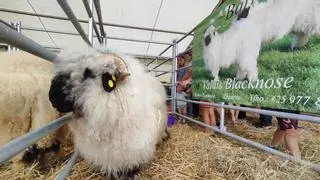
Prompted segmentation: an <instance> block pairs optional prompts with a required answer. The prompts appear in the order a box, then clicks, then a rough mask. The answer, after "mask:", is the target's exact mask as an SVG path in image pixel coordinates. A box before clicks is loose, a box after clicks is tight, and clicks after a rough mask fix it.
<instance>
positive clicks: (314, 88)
mask: <svg viewBox="0 0 320 180" xmlns="http://www.w3.org/2000/svg"><path fill="white" fill-rule="evenodd" d="M305 2H308V1H305ZM285 3H287V4H285ZM301 3H303V1H301ZM291 7H294V8H291ZM304 7H307V6H304ZM290 8H291V9H290ZM294 11H299V8H297V5H295V4H294V3H293V2H292V3H290V0H288V1H285V0H283V1H273V0H260V1H259V0H223V1H220V2H219V3H218V5H217V7H216V8H215V9H214V10H213V11H212V13H211V14H210V15H209V16H208V17H207V18H205V19H204V20H203V21H202V22H201V23H200V24H199V25H198V27H197V29H196V30H195V32H194V39H193V49H192V51H193V53H192V93H193V98H195V99H199V100H206V101H213V102H227V103H234V104H243V105H247V106H253V107H255V106H261V107H268V108H276V109H286V110H294V111H300V112H306V113H316V114H320V36H316V35H312V36H310V37H309V36H307V35H306V34H304V33H303V32H299V33H296V34H295V33H291V32H293V29H294V28H295V29H299V28H300V27H299V24H297V23H296V21H297V18H299V16H295V15H294V13H292V12H294ZM297 13H298V12H297ZM310 14H311V13H310ZM289 16H290V17H289ZM291 16H294V17H291ZM303 17H305V16H303ZM303 17H302V16H301V19H298V20H299V21H300V22H302V21H303ZM310 19H312V18H310ZM308 23H311V22H307V21H306V22H305V23H301V24H300V25H302V24H304V25H305V26H306V25H308ZM317 27H318V26H317ZM301 28H305V29H306V28H307V27H301ZM310 28H312V27H311V26H310Z"/></svg>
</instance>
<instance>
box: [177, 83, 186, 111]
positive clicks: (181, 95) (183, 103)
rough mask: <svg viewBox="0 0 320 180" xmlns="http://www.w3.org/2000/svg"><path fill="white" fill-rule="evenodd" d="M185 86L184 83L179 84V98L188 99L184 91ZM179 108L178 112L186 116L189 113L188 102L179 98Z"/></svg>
mask: <svg viewBox="0 0 320 180" xmlns="http://www.w3.org/2000/svg"><path fill="white" fill-rule="evenodd" d="M183 90H184V87H183V85H182V84H180V83H179V84H178V86H177V99H182V100H187V99H186V97H187V94H186V93H185V92H184V91H183ZM177 109H178V113H179V114H182V115H184V116H186V115H187V102H186V101H179V100H177Z"/></svg>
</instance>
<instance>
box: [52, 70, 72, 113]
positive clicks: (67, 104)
mask: <svg viewBox="0 0 320 180" xmlns="http://www.w3.org/2000/svg"><path fill="white" fill-rule="evenodd" d="M69 79H70V74H59V75H57V76H55V77H54V79H53V80H52V82H51V86H50V91H49V99H50V102H51V104H52V106H53V107H54V108H56V109H57V110H58V111H59V112H61V113H67V112H71V111H73V110H74V109H73V104H74V102H73V100H71V99H70V97H69V92H70V90H71V88H70V86H68V85H67V80H69Z"/></svg>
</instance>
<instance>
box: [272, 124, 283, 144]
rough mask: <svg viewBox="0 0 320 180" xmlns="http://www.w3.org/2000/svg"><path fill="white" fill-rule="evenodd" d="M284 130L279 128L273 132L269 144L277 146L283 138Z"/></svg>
mask: <svg viewBox="0 0 320 180" xmlns="http://www.w3.org/2000/svg"><path fill="white" fill-rule="evenodd" d="M284 134H285V131H282V130H280V129H279V128H278V129H277V130H276V131H275V132H274V135H273V139H272V142H271V146H278V145H279V144H280V143H281V142H282V141H283V139H284Z"/></svg>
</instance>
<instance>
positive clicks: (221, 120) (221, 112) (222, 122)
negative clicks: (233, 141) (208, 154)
mask: <svg viewBox="0 0 320 180" xmlns="http://www.w3.org/2000/svg"><path fill="white" fill-rule="evenodd" d="M223 105H224V102H222V103H221V108H220V130H221V131H224V130H225V129H224V117H225V111H224V108H223Z"/></svg>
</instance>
